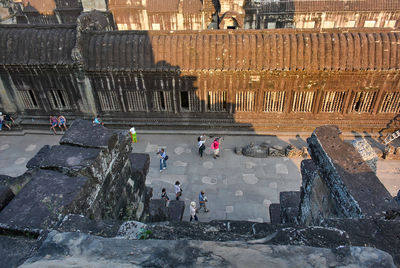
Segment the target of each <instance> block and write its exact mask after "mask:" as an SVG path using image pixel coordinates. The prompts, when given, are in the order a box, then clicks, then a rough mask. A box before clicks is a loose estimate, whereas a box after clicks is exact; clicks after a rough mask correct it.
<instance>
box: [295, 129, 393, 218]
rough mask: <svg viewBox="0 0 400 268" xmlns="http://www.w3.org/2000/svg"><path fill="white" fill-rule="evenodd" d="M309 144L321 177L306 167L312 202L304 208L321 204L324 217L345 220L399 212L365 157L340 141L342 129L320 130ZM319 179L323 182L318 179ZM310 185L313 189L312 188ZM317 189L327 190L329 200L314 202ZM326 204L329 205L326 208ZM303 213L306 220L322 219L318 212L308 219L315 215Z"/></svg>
mask: <svg viewBox="0 0 400 268" xmlns="http://www.w3.org/2000/svg"><path fill="white" fill-rule="evenodd" d="M307 142H308V144H309V150H310V154H311V158H312V160H313V161H314V163H315V165H316V167H317V170H318V174H317V173H315V172H314V171H313V170H316V169H315V168H312V169H311V172H310V170H307V168H309V167H310V165H307V164H303V165H302V168H303V171H302V173H303V174H304V175H305V180H306V181H305V182H303V197H304V198H305V199H309V201H305V202H303V203H302V204H303V205H305V206H310V204H311V203H313V202H314V200H315V202H316V203H314V205H315V206H317V204H318V203H320V204H321V207H320V211H321V213H322V214H324V216H328V217H329V216H332V215H335V214H336V215H337V216H338V217H341V218H366V217H372V218H378V217H384V216H385V212H386V211H390V210H394V209H399V207H398V205H397V204H396V202H395V201H394V199H393V198H392V196H391V195H390V193H389V192H388V191H387V190H386V188H385V187H384V186H383V184H382V183H381V182H380V180H379V178H378V177H377V176H376V174H375V173H374V171H373V170H372V169H371V168H370V167H369V166H368V165H367V163H366V162H365V161H364V160H363V159H362V157H361V155H360V154H359V153H358V152H357V151H356V150H355V149H354V147H353V146H352V145H351V144H349V143H346V142H344V141H343V140H342V139H341V138H340V130H339V128H338V127H336V126H322V127H318V128H317V129H316V130H315V131H314V132H313V134H312V135H311V137H310V138H308V139H307ZM313 172H314V174H313ZM317 175H318V176H320V178H321V181H320V180H319V179H315V178H316V176H317ZM313 178H314V179H313ZM309 183H311V184H313V185H310V186H308V184H309ZM316 184H319V186H316ZM323 184H325V185H323ZM314 187H315V189H314ZM325 187H326V188H325ZM317 189H327V190H323V191H322V194H324V192H325V195H326V197H327V198H325V200H323V198H318V197H317V198H313V192H314V193H315V192H317ZM314 197H316V196H315V194H314ZM304 198H303V199H304ZM322 201H323V202H325V203H324V204H322V203H321V202H322ZM301 210H302V211H303V214H302V217H303V220H305V219H306V218H308V219H310V218H315V219H318V218H319V217H316V216H315V211H314V212H313V215H312V216H307V215H306V211H309V212H311V211H312V210H310V209H309V208H306V207H304V208H302V209H301ZM305 221H307V220H305Z"/></svg>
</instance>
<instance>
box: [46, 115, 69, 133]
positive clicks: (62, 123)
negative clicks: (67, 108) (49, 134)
mask: <svg viewBox="0 0 400 268" xmlns="http://www.w3.org/2000/svg"><path fill="white" fill-rule="evenodd" d="M57 126H58V127H59V128H60V130H61V131H62V130H63V128H64V130H65V131H67V119H65V117H64V116H62V115H60V116H59V117H57V116H55V115H51V116H50V130H53V132H54V134H57V131H56V127H57Z"/></svg>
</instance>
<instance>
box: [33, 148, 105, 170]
mask: <svg viewBox="0 0 400 268" xmlns="http://www.w3.org/2000/svg"><path fill="white" fill-rule="evenodd" d="M100 152H101V149H98V148H83V147H77V146H69V145H54V146H51V147H47V146H45V147H44V148H43V150H42V149H41V150H40V151H39V152H38V153H37V154H36V156H35V157H34V158H32V159H31V160H30V161H29V162H28V164H27V165H26V166H27V168H35V167H38V168H60V169H61V168H62V169H69V170H76V171H77V170H80V169H82V168H86V167H89V166H90V165H92V164H93V163H94V162H95V161H96V160H97V158H98V157H99V155H100Z"/></svg>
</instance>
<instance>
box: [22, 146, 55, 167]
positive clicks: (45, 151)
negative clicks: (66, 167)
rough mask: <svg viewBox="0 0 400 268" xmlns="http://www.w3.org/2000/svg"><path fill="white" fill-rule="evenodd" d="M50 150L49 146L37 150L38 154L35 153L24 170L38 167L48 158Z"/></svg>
mask: <svg viewBox="0 0 400 268" xmlns="http://www.w3.org/2000/svg"><path fill="white" fill-rule="evenodd" d="M50 148H51V147H50V146H49V145H45V146H43V147H42V148H41V149H40V150H39V152H37V153H36V155H35V156H34V157H33V158H31V160H29V161H28V163H27V164H26V168H36V167H40V165H41V164H42V162H43V159H45V158H47V157H48V155H49V152H50Z"/></svg>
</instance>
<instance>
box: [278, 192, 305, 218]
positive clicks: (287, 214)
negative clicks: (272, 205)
mask: <svg viewBox="0 0 400 268" xmlns="http://www.w3.org/2000/svg"><path fill="white" fill-rule="evenodd" d="M279 202H280V205H281V221H282V223H297V222H298V219H297V218H298V216H299V204H300V192H299V191H288V192H280V193H279Z"/></svg>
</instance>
